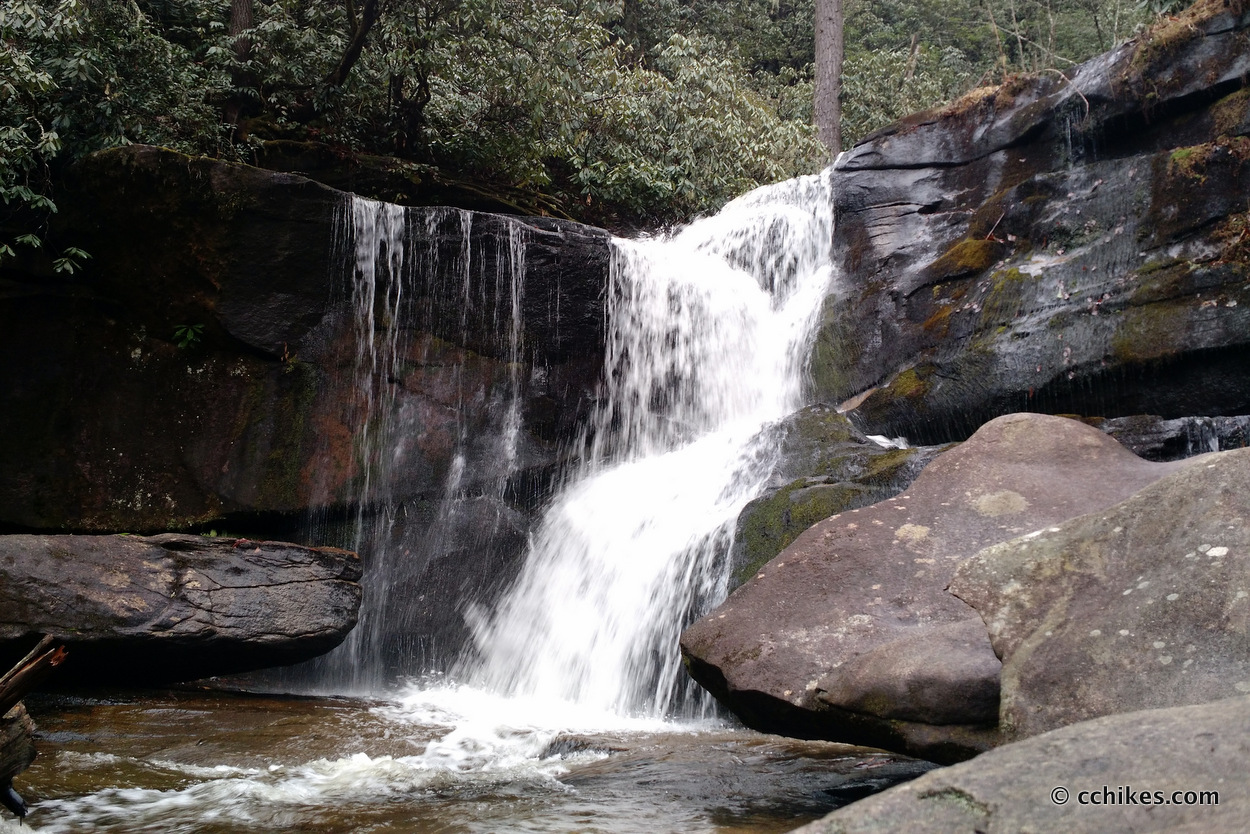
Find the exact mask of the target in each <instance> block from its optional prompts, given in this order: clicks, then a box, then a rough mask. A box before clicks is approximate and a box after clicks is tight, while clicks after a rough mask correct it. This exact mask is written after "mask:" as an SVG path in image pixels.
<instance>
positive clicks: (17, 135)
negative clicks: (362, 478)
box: [0, 0, 1173, 269]
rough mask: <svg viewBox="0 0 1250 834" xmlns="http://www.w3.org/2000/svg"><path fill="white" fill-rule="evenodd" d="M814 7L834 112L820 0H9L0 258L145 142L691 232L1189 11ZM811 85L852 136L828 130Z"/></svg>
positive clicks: (1050, 2) (993, 1) (977, 3)
mask: <svg viewBox="0 0 1250 834" xmlns="http://www.w3.org/2000/svg"><path fill="white" fill-rule="evenodd" d="M819 2H820V5H821V7H822V8H832V7H834V6H835V4H837V3H841V4H842V11H843V12H844V18H845V21H844V22H845V30H844V31H845V60H844V61H843V62H842V72H841V75H840V78H841V84H842V90H841V95H840V96H839V95H837V94H836V93H835V94H834V95H833V96H832V98H831V97H830V96H829V95H825V94H824V91H826V90H827V89H829V85H826V84H825V83H824V82H819V81H818V78H817V71H816V70H817V66H818V65H821V66H823V65H826V63H828V65H832V64H833V63H836V61H830V62H823V61H817V59H816V54H817V50H816V38H815V31H814V29H815V27H814V26H813V21H814V20H816V19H817V18H816V17H815V15H816V2H815V0H324V2H314V0H264V2H255V0H7V2H4V3H0V197H3V199H4V202H5V205H4V207H3V211H2V212H0V262H2V261H3V258H4V257H5V256H7V255H8V254H9V253H11V252H13V251H14V248H15V247H18V248H21V247H22V246H26V247H28V248H29V247H34V246H36V245H38V244H39V242H40V234H39V230H40V228H41V226H42V224H43V223H44V222H45V220H46V217H47V215H48V213H49V212H51V211H53V210H54V209H55V202H54V200H53V194H52V192H51V183H52V182H53V181H54V180H55V177H56V168H57V166H58V165H60V164H62V163H64V162H65V161H68V160H72V159H75V158H77V157H79V156H81V155H82V154H84V153H87V152H90V151H93V150H96V149H99V148H105V147H110V146H114V145H119V144H125V143H129V142H145V143H152V144H161V145H166V146H170V147H174V148H177V149H180V150H183V151H186V152H188V153H202V154H208V155H212V156H218V157H222V158H227V159H238V160H241V161H252V162H254V161H256V160H257V159H258V158H259V156H258V152H259V151H260V150H261V149H263V147H264V146H265V143H266V142H268V141H270V140H284V141H286V142H288V143H289V142H291V141H296V142H316V143H321V144H322V145H324V146H329V148H330V149H331V150H332V151H333V152H334V153H335V154H337V155H340V156H343V157H349V156H351V155H352V154H378V155H388V156H394V157H397V158H399V159H400V160H401V161H402V164H403V165H406V166H408V169H410V170H411V171H412V172H413V176H414V177H415V178H418V179H423V180H442V181H453V180H458V181H461V182H465V183H472V184H473V185H474V187H477V188H480V189H483V190H487V191H491V192H493V193H498V194H503V193H505V192H506V193H507V194H509V195H516V200H515V205H516V206H517V208H518V210H525V211H546V212H549V213H553V214H562V215H566V216H573V217H576V218H580V219H587V220H591V221H593V222H613V220H614V219H621V220H624V221H625V222H628V223H645V224H649V223H657V222H668V221H672V220H677V219H682V218H686V217H689V216H691V215H692V214H696V213H699V212H704V211H710V210H712V209H714V208H716V207H717V206H719V205H720V204H721V203H723V202H724V201H725V200H727V199H730V198H732V197H734V196H736V195H737V194H739V193H741V192H743V191H745V190H747V189H749V188H751V187H753V186H755V185H758V184H761V183H765V182H770V181H774V180H777V179H782V178H785V177H789V176H794V175H796V174H801V173H807V172H811V171H815V170H818V169H819V168H820V167H821V166H822V165H823V164H825V163H826V162H827V160H828V153H829V151H828V147H830V146H835V145H840V144H850V143H853V142H855V141H858V140H859V139H860V138H862V137H863V136H864V135H866V134H867V133H869V132H870V131H872V130H875V129H877V128H879V127H882V126H884V125H886V124H888V123H890V122H892V121H894V120H895V119H897V118H899V117H901V116H903V115H906V114H907V113H909V112H913V111H915V110H919V109H924V108H928V107H932V106H936V105H938V104H941V103H943V102H945V101H948V100H950V99H951V98H954V97H956V96H958V95H960V94H961V93H963V92H965V91H966V90H967V89H970V88H971V87H973V86H976V85H979V84H983V83H988V82H990V81H993V80H996V79H999V78H1001V77H1003V76H1005V75H1007V74H1010V73H1014V72H1020V71H1036V70H1040V69H1049V68H1057V69H1059V70H1060V71H1066V69H1067V67H1069V66H1070V65H1071V64H1073V63H1075V62H1077V61H1080V60H1083V59H1084V58H1087V57H1089V56H1090V55H1092V54H1094V53H1096V52H1098V51H1100V50H1102V49H1106V48H1109V47H1110V46H1111V45H1112V44H1113V43H1114V42H1115V41H1116V40H1118V39H1119V38H1122V37H1124V36H1126V35H1127V34H1129V33H1131V32H1132V31H1133V30H1134V27H1135V26H1138V25H1140V23H1141V22H1142V21H1144V20H1145V19H1147V18H1148V17H1149V10H1148V9H1147V8H1145V6H1149V5H1150V4H1151V3H1154V5H1158V6H1159V7H1160V8H1163V7H1164V6H1167V7H1169V8H1170V7H1171V6H1172V5H1173V3H1172V2H1162V0H1160V2H1155V0H1147V2H1146V3H1144V4H1141V3H1140V0H871V2H870V0H819ZM837 17H838V16H837V14H836V13H835V14H834V18H835V19H836V18H837ZM825 31H826V30H825V29H822V32H825ZM828 32H829V33H830V34H832V27H830V28H829V29H828ZM823 43H824V40H823V37H822V44H823ZM822 50H823V47H822ZM828 54H830V55H832V54H833V53H832V47H831V48H830V51H829V53H828ZM836 77H837V76H836V75H835V78H836ZM817 86H820V88H821V91H822V97H821V101H822V102H823V103H822V104H820V108H821V109H820V112H821V114H822V116H821V119H822V120H823V121H827V117H826V116H825V115H824V114H826V113H828V112H830V111H829V110H827V109H825V107H826V105H829V104H832V105H833V110H834V111H835V112H836V110H837V107H836V106H837V105H838V104H839V103H840V107H841V110H840V112H841V119H840V132H841V141H840V142H839V141H838V140H837V138H836V131H834V132H831V133H830V134H829V135H827V136H826V137H825V138H826V140H827V142H828V145H826V144H824V143H822V142H821V141H820V138H819V137H818V136H817V131H816V129H815V127H814V124H815V123H816V122H817V107H816V106H815V103H816V99H817V96H816V95H815V92H816V87H817ZM509 199H511V198H509ZM48 257H51V256H48ZM58 257H59V258H60V260H59V261H58V263H60V264H61V267H62V268H65V269H71V268H72V267H73V259H72V258H68V259H66V258H67V257H68V256H66V255H65V254H64V253H61V254H59V255H58Z"/></svg>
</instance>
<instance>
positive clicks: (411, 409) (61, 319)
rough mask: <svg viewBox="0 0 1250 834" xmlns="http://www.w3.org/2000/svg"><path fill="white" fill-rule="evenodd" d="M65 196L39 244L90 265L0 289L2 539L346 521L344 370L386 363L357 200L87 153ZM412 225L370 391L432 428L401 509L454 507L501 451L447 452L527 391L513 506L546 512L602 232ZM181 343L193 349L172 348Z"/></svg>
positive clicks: (135, 156)
mask: <svg viewBox="0 0 1250 834" xmlns="http://www.w3.org/2000/svg"><path fill="white" fill-rule="evenodd" d="M68 180H69V181H68V183H67V185H66V188H65V194H64V197H63V198H62V200H61V201H60V203H61V209H62V211H61V213H60V215H58V218H59V219H58V221H57V222H58V225H57V227H56V228H55V229H54V230H53V232H52V238H54V239H50V245H74V246H79V247H81V248H83V249H86V250H87V251H88V252H90V253H91V255H92V258H91V260H89V261H87V262H86V263H85V265H84V267H83V269H82V270H81V271H79V272H78V273H76V274H75V275H74V276H72V277H71V278H68V279H67V278H66V277H65V276H58V275H54V274H52V273H51V272H50V270H48V271H47V273H46V274H45V273H43V272H41V271H40V270H39V269H38V268H37V265H36V266H34V267H31V268H30V269H28V270H26V271H15V270H12V269H10V270H9V271H7V272H6V273H5V275H4V277H5V278H6V279H7V281H6V282H5V284H4V286H3V288H2V289H0V334H2V335H0V368H2V369H3V370H2V371H0V392H2V393H0V409H3V411H4V413H5V426H6V433H5V437H4V438H3V440H0V525H6V526H7V527H8V528H9V529H23V530H32V529H33V530H72V531H78V532H114V531H131V532H156V531H162V530H168V529H177V528H184V529H185V528H186V527H189V526H193V525H203V524H207V523H209V522H215V523H220V520H221V519H223V518H224V519H230V520H231V521H230V526H232V527H233V528H234V529H238V528H239V527H240V526H242V527H244V528H248V527H249V526H250V527H255V526H257V525H256V524H255V523H254V522H255V521H256V519H263V523H261V524H260V526H261V527H264V526H265V525H266V524H267V525H269V526H270V527H272V526H273V525H274V524H275V523H277V522H278V521H280V520H281V519H283V518H287V519H293V518H296V517H298V516H300V515H301V514H303V513H304V512H306V511H307V510H309V509H325V508H338V509H340V510H341V509H342V508H344V507H345V506H349V505H351V504H352V503H353V502H354V501H355V500H356V498H357V496H358V495H359V492H360V487H361V483H362V479H363V477H364V472H363V471H362V466H361V460H360V446H359V440H360V438H359V437H358V432H359V430H360V427H361V426H362V425H363V422H362V419H363V418H362V414H363V411H364V409H366V408H367V407H368V406H369V402H367V401H366V400H368V397H367V396H366V395H365V393H364V391H365V389H364V388H362V386H360V385H359V384H358V383H357V381H356V379H355V374H356V371H357V369H358V367H359V366H360V364H361V356H362V355H363V356H364V357H366V358H367V357H368V356H369V355H370V351H373V352H375V353H377V352H380V351H385V350H387V349H388V346H387V345H383V344H377V345H372V346H370V345H361V344H359V341H358V340H357V339H356V335H355V334H356V330H357V327H356V322H355V321H354V314H353V308H352V280H351V275H352V270H351V265H352V264H353V262H354V257H353V253H352V252H349V251H341V250H342V249H343V247H342V246H341V245H340V242H341V241H342V240H344V239H345V232H346V229H347V228H348V227H349V226H350V217H349V216H347V212H346V209H345V206H346V205H347V200H348V197H347V195H345V194H343V193H341V192H336V191H334V190H332V189H329V188H326V187H325V186H322V185H318V184H316V183H313V182H311V181H309V180H306V179H303V178H301V177H298V176H294V175H290V174H277V173H273V172H268V171H262V170H260V169H256V168H250V167H247V166H241V165H230V164H224V163H219V162H215V161H213V160H208V159H192V158H189V157H186V156H183V155H181V154H176V153H173V152H171V151H167V150H163V149H157V148H147V147H138V146H132V147H128V148H122V149H117V150H113V151H108V152H103V153H100V154H96V155H93V156H91V157H89V158H87V159H85V160H83V161H82V162H81V163H79V164H78V165H77V166H76V167H75V168H74V169H73V170H72V171H71V172H70V174H69V175H68ZM405 222H406V224H407V228H406V231H405V238H404V247H405V257H407V258H408V259H410V261H411V262H412V263H413V265H414V272H415V273H416V274H419V275H420V276H421V280H420V281H416V282H413V283H412V284H411V285H410V286H409V287H408V288H407V289H408V290H409V294H408V295H407V296H405V297H406V298H407V299H408V301H407V302H406V303H407V306H405V307H404V308H403V309H404V318H403V321H400V322H398V323H393V322H388V324H395V326H397V327H398V328H399V329H401V330H402V331H404V334H405V335H404V338H403V339H402V340H400V343H401V344H402V355H400V356H398V357H397V367H396V373H395V374H393V375H392V376H390V377H388V378H387V379H382V380H376V381H375V384H374V387H373V389H372V390H373V401H374V402H377V401H378V400H380V399H387V401H388V402H390V403H391V404H392V406H393V408H394V411H395V414H390V415H386V416H385V417H384V418H377V419H375V421H374V425H377V424H378V420H379V419H385V420H390V419H394V418H395V417H396V415H397V414H400V413H402V414H403V415H404V418H405V419H412V420H416V421H418V422H420V424H421V425H422V426H423V427H425V430H424V431H423V432H422V433H421V436H420V437H419V438H418V439H417V441H416V442H414V443H410V444H408V445H407V446H406V447H405V450H404V454H405V455H406V456H407V459H408V461H409V462H411V463H412V464H413V465H412V466H411V471H412V472H413V473H415V474H414V477H412V478H410V479H407V480H405V481H404V482H403V484H401V485H400V490H399V493H398V494H397V495H396V497H398V498H400V499H405V498H407V499H413V500H423V499H427V498H431V497H434V496H436V495H441V490H442V489H443V486H444V484H445V483H446V480H447V474H448V472H449V471H450V469H451V467H452V465H453V460H454V458H455V455H456V454H457V452H458V451H459V452H462V453H463V454H464V455H465V457H466V460H467V461H468V463H469V464H473V463H474V462H475V460H476V459H483V460H490V459H491V458H497V457H498V456H497V454H496V452H495V450H492V449H485V448H483V449H476V450H475V449H467V450H465V449H462V450H457V448H456V441H457V436H458V433H461V432H463V433H465V434H472V433H474V432H478V433H481V432H480V430H481V429H482V428H483V427H489V426H491V425H494V424H497V423H499V422H500V420H501V413H500V412H501V411H502V410H503V408H504V405H502V404H501V402H502V400H503V399H504V397H505V395H509V396H510V394H507V391H506V389H509V388H510V387H511V386H519V388H520V403H521V409H520V410H521V414H522V417H523V420H522V429H521V432H520V439H519V441H518V454H517V457H518V459H519V460H520V461H521V463H520V467H519V469H520V471H519V472H518V474H517V475H516V484H513V485H510V486H509V490H508V494H509V495H513V496H515V495H518V494H519V493H520V492H522V491H525V492H527V495H526V496H523V497H519V498H517V501H516V503H517V504H525V503H526V502H527V501H528V502H531V503H534V502H537V501H539V500H541V492H542V490H543V489H544V486H543V484H544V478H545V474H544V473H547V472H549V470H550V469H552V468H553V467H554V466H555V465H556V464H557V463H558V459H559V455H560V452H559V451H558V450H559V448H560V444H561V443H563V442H566V441H568V440H569V438H571V437H573V436H574V435H576V434H577V432H578V431H579V430H580V429H581V426H582V423H583V420H584V418H585V416H586V415H587V414H588V412H589V409H590V407H591V403H592V402H593V399H594V396H595V390H596V386H597V383H598V377H599V373H600V370H601V365H602V341H603V338H602V330H603V315H602V292H603V288H604V286H605V283H606V276H607V270H608V259H609V242H608V236H607V234H606V233H605V232H602V231H600V230H597V229H591V228H589V227H584V226H579V225H578V224H573V223H564V222H558V221H552V220H547V219H534V220H525V221H516V220H512V219H505V218H501V217H497V216H494V215H482V214H474V213H471V212H456V211H453V210H447V209H413V210H410V211H409V213H408V214H407V215H406V219H405ZM513 250H516V251H517V253H519V257H520V258H521V259H522V260H523V261H524V263H525V267H526V272H525V279H524V286H523V294H522V296H521V298H520V302H519V304H518V305H517V307H518V309H519V312H520V314H521V315H520V319H521V326H520V328H519V331H518V333H517V339H516V340H513V341H514V342H516V343H517V344H518V345H519V348H518V349H516V350H513V349H512V347H511V346H510V345H508V344H505V342H507V341H508V340H504V339H501V337H500V333H501V331H505V332H506V331H508V330H509V328H507V327H501V326H500V325H499V316H500V314H501V311H502V312H503V313H504V314H510V313H511V309H512V306H513V305H512V300H511V298H505V297H503V295H502V294H501V293H502V292H504V291H506V290H508V289H509V282H508V281H507V280H506V278H505V277H501V276H502V271H503V270H504V269H505V267H506V265H507V264H508V263H509V258H510V256H511V255H512V254H513ZM470 273H471V278H472V282H471V286H470V285H469V284H470V282H467V281H466V279H465V277H464V275H465V274H470ZM470 290H472V291H471V292H470ZM379 304H381V301H379ZM416 310H421V311H424V313H423V314H422V315H417V314H416V313H415V312H414V311H416ZM379 318H380V317H379ZM380 325H381V322H380V323H379V326H380ZM181 326H191V327H195V328H197V330H196V332H195V335H194V337H193V338H192V339H190V340H181V339H179V338H177V337H175V330H176V329H177V328H179V327H181ZM180 341H181V342H183V343H182V344H179V342H180ZM518 362H519V365H518ZM379 391H384V392H387V393H388V397H386V398H382V397H380V396H379V395H378V392H379ZM469 469H470V471H473V470H472V466H470V467H469ZM465 488H466V489H467V490H470V491H472V490H473V488H474V484H473V483H472V482H466V484H465ZM530 493H532V494H530Z"/></svg>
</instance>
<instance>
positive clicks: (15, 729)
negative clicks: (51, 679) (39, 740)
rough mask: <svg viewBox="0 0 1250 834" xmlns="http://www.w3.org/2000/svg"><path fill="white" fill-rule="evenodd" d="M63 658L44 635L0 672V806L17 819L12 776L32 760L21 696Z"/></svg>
mask: <svg viewBox="0 0 1250 834" xmlns="http://www.w3.org/2000/svg"><path fill="white" fill-rule="evenodd" d="M64 659H65V649H64V648H62V647H57V646H56V641H55V640H54V639H53V638H52V637H45V638H44V639H43V640H41V641H40V642H39V645H37V646H35V648H34V649H33V650H31V652H30V653H29V654H27V655H26V656H25V657H24V658H22V659H21V660H20V661H18V663H17V665H16V666H14V667H13V668H12V669H11V670H9V671H8V672H6V673H5V674H4V675H0V805H3V806H4V807H5V808H8V809H9V810H10V811H12V812H13V813H14V814H16V815H17V817H18V818H19V819H21V818H23V817H25V816H26V803H25V802H23V801H22V798H21V797H20V796H18V795H17V793H15V792H14V790H13V777H14V776H17V775H18V774H20V773H21V772H22V771H24V770H25V769H26V768H28V767H30V763H31V762H33V761H34V760H35V745H34V742H33V741H31V733H33V732H34V729H35V725H34V723H33V722H32V721H31V720H30V716H28V715H27V714H26V708H25V707H24V706H22V704H21V699H22V698H23V697H24V696H25V695H26V693H28V692H30V691H31V689H33V688H34V687H35V686H36V685H37V684H38V683H39V682H40V681H42V680H43V679H44V678H45V677H47V675H48V674H49V673H51V671H52V670H53V669H54V668H55V667H57V666H59V665H60V664H61V662H62V661H63V660H64Z"/></svg>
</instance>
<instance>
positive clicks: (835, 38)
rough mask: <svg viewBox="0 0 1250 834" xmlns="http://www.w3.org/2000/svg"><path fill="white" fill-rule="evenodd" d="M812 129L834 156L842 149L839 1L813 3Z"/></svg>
mask: <svg viewBox="0 0 1250 834" xmlns="http://www.w3.org/2000/svg"><path fill="white" fill-rule="evenodd" d="M815 18H816V19H815V27H814V28H815V32H816V91H815V97H816V98H815V105H814V106H815V111H816V130H817V132H818V133H819V135H820V141H821V142H823V143H824V145H825V147H826V148H828V149H829V153H830V154H832V155H834V156H837V154H838V153H840V152H841V150H842V59H843V54H844V49H843V34H842V0H816V14H815Z"/></svg>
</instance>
